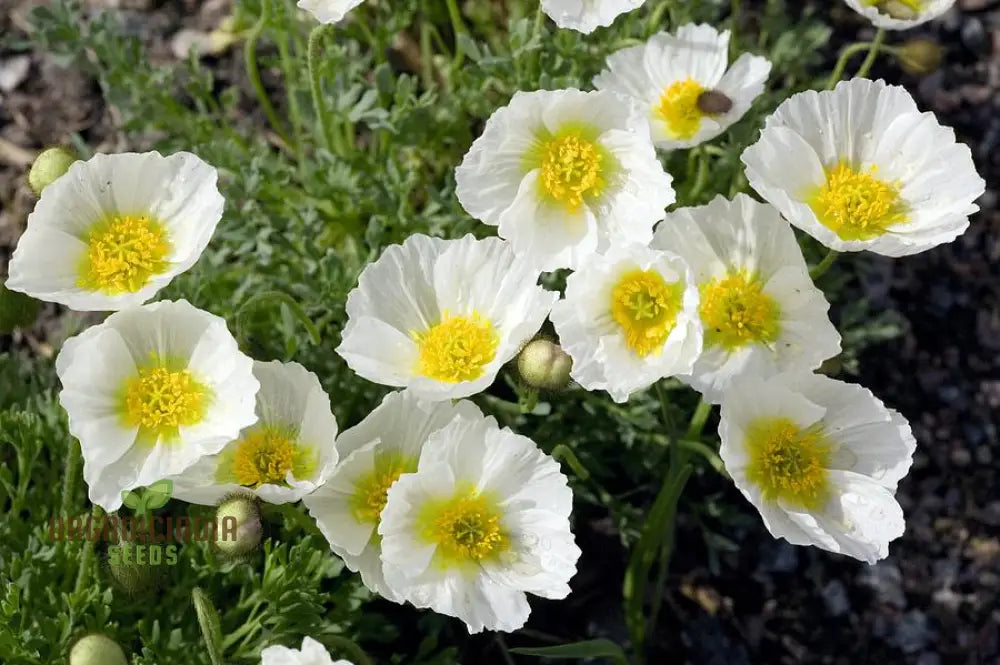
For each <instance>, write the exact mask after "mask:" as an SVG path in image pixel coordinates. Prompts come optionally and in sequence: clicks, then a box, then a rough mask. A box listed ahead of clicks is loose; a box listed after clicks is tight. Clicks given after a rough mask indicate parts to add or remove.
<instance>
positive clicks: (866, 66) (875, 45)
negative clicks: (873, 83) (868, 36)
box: [854, 28, 885, 79]
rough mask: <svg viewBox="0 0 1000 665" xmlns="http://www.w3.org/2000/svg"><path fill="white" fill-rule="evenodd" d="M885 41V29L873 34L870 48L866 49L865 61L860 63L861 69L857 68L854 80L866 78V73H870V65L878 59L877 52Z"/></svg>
mask: <svg viewBox="0 0 1000 665" xmlns="http://www.w3.org/2000/svg"><path fill="white" fill-rule="evenodd" d="M884 41H885V28H879V29H878V32H876V33H875V39H873V40H872V46H871V48H870V49H868V57H866V58H865V61H864V62H862V63H861V67H859V68H858V71H857V73H856V74H854V77H855V78H859V79H863V78H865V77H866V76H868V72H869V71H871V68H872V65H874V64H875V58H877V57H878V51H879V49H880V48H881V47H882V42H884Z"/></svg>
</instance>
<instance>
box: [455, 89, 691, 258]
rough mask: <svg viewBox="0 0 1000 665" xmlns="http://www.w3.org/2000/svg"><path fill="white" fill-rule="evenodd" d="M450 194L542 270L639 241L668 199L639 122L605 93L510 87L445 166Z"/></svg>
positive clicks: (630, 108)
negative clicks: (450, 173)
mask: <svg viewBox="0 0 1000 665" xmlns="http://www.w3.org/2000/svg"><path fill="white" fill-rule="evenodd" d="M455 180H456V183H457V189H456V193H457V195H458V200H459V201H460V202H461V204H462V206H463V207H464V208H465V210H466V211H467V212H468V213H469V214H470V215H472V216H473V217H475V218H477V219H479V220H482V221H483V222H484V223H486V224H489V225H491V226H497V227H498V229H497V231H498V233H499V235H500V237H501V238H506V239H507V240H509V241H510V243H511V245H512V246H513V248H514V251H515V252H516V253H517V254H518V256H525V257H528V258H529V259H530V260H532V261H534V262H535V263H536V264H537V265H538V266H539V267H540V269H542V270H554V269H556V268H577V267H579V266H580V265H582V262H583V261H584V259H586V258H587V257H589V256H591V255H592V254H594V253H595V252H604V251H606V250H607V249H608V247H609V246H610V245H611V244H612V242H614V243H625V242H637V243H641V244H646V243H648V242H649V239H650V238H651V237H652V232H653V226H654V225H655V224H656V222H657V221H659V220H661V219H663V215H664V209H665V208H666V206H668V205H670V204H671V203H673V202H674V198H675V197H674V190H673V187H672V186H671V178H670V175H668V174H667V173H666V172H664V170H663V167H662V165H661V164H660V162H659V161H658V160H657V158H656V153H655V150H654V149H653V146H652V144H651V143H650V141H649V127H648V126H647V124H646V121H645V120H644V119H643V117H642V114H641V113H640V112H639V110H638V109H637V108H636V107H635V106H634V104H632V102H631V101H629V100H628V99H627V98H625V97H621V96H619V95H616V94H614V93H611V92H581V91H580V90H539V91H536V92H518V93H515V94H514V97H513V98H512V99H511V100H510V104H508V105H507V106H505V107H503V108H501V109H498V110H497V111H496V112H495V113H493V115H492V116H490V119H489V120H488V121H487V122H486V128H485V129H484V130H483V134H482V136H480V137H479V138H478V139H476V141H475V142H474V143H473V144H472V147H471V148H470V149H469V152H468V153H467V154H466V155H465V159H464V160H463V161H462V164H461V166H459V167H458V169H456V171H455Z"/></svg>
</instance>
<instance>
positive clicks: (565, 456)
mask: <svg viewBox="0 0 1000 665" xmlns="http://www.w3.org/2000/svg"><path fill="white" fill-rule="evenodd" d="M552 459H554V460H556V461H559V462H563V461H565V462H566V463H567V464H569V468H571V469H573V473H575V474H576V477H577V478H579V479H580V480H588V479H589V478H590V471H587V469H586V467H584V466H583V463H582V462H580V458H579V457H577V456H576V453H574V452H573V449H572V448H570V447H569V446H567V445H566V444H565V443H560V444H559V445H557V446H556V447H555V448H553V449H552Z"/></svg>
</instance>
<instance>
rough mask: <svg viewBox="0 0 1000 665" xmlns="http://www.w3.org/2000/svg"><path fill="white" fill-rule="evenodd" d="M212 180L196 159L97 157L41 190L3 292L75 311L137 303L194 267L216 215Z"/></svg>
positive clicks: (219, 202)
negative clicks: (23, 294) (15, 292)
mask: <svg viewBox="0 0 1000 665" xmlns="http://www.w3.org/2000/svg"><path fill="white" fill-rule="evenodd" d="M217 177H218V176H217V174H216V171H215V169H214V168H213V167H211V166H209V165H208V164H206V163H205V162H203V161H202V160H200V159H199V158H198V157H196V156H195V155H192V154H191V153H188V152H179V153H176V154H173V155H170V156H168V157H164V156H162V155H161V154H160V153H158V152H146V153H142V154H137V153H122V154H116V155H95V156H94V157H92V158H91V159H89V160H87V161H85V162H83V161H79V162H75V163H74V164H72V165H71V166H70V167H69V170H68V171H66V173H65V174H64V175H62V176H61V177H60V178H58V179H56V180H55V181H54V182H53V183H52V184H51V185H49V186H48V187H46V188H45V189H44V191H43V192H42V197H41V198H40V199H39V201H38V204H37V205H36V206H35V209H34V211H33V212H32V213H31V214H30V215H29V216H28V227H27V230H25V232H24V235H22V236H21V239H20V240H19V241H18V243H17V249H16V250H15V251H14V256H13V258H12V259H11V262H10V277H9V278H8V280H7V288H9V289H10V290H12V291H20V292H22V293H26V294H28V295H30V296H32V297H34V298H38V299H39V300H47V301H51V302H57V303H61V304H63V305H66V306H67V307H69V308H71V309H75V310H81V311H89V310H119V309H123V308H125V307H130V306H133V305H141V304H142V303H144V302H146V301H147V300H149V299H150V298H152V297H153V296H154V295H155V294H156V292H157V291H159V290H160V289H162V288H163V287H164V286H166V285H167V284H168V283H169V282H170V280H171V279H173V278H174V277H175V276H177V275H179V274H180V273H182V272H184V271H185V270H187V269H188V268H190V267H191V266H193V265H194V264H195V262H196V261H197V260H198V257H199V256H201V253H202V251H204V249H205V247H206V246H207V245H208V241H209V240H210V239H211V237H212V234H213V233H215V227H216V226H217V225H218V223H219V220H220V219H221V218H222V208H223V204H224V200H223V198H222V195H221V194H219V190H218V189H217V187H216V180H217Z"/></svg>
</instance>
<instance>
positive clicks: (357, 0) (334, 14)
mask: <svg viewBox="0 0 1000 665" xmlns="http://www.w3.org/2000/svg"><path fill="white" fill-rule="evenodd" d="M362 2H364V0H299V2H298V7H299V8H300V9H304V10H306V11H307V12H309V13H310V14H312V15H313V16H314V17H315V18H316V20H317V21H319V22H320V23H336V22H338V21H340V20H341V19H343V18H344V16H346V15H347V12H349V11H351V10H352V9H354V8H355V7H357V6H358V5H360V4H361V3H362Z"/></svg>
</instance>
